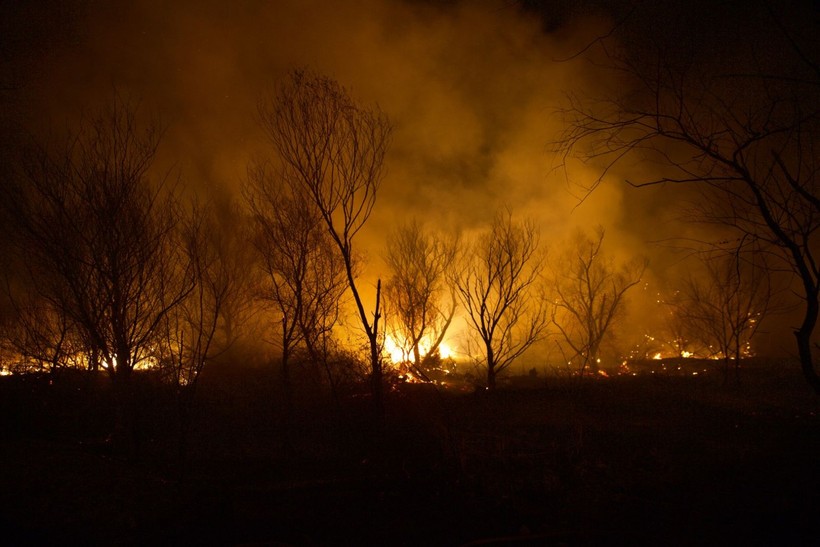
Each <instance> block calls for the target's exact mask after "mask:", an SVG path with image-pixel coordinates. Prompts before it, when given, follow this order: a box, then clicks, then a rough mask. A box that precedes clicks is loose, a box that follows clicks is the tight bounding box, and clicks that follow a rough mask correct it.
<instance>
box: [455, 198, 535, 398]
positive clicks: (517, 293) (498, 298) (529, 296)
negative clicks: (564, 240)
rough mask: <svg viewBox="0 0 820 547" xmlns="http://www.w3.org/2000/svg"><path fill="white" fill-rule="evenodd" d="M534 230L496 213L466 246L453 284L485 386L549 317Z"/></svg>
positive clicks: (490, 386)
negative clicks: (473, 336) (474, 340)
mask: <svg viewBox="0 0 820 547" xmlns="http://www.w3.org/2000/svg"><path fill="white" fill-rule="evenodd" d="M538 243H539V232H538V230H537V228H536V227H535V226H534V225H533V223H532V222H531V221H523V222H515V221H514V220H513V218H512V213H511V212H510V211H509V210H507V211H502V212H499V213H498V214H496V216H495V219H494V220H493V224H492V226H491V228H490V229H489V230H488V231H487V232H485V233H484V234H482V235H481V236H479V237H478V238H477V240H476V241H475V242H474V243H473V245H471V246H470V247H469V248H468V249H467V250H466V251H465V255H464V257H463V264H462V265H461V267H460V268H459V271H458V272H457V273H456V275H455V285H456V288H457V290H458V295H459V298H460V301H461V304H462V305H463V306H464V309H465V311H466V313H467V319H468V322H469V325H470V327H472V329H473V330H474V331H475V334H476V335H477V337H478V339H479V341H480V343H481V345H482V351H483V353H484V355H483V357H482V360H483V361H484V364H486V366H487V388H488V389H490V390H493V389H495V387H496V376H497V375H498V374H499V373H500V372H502V371H503V370H504V369H506V368H507V367H509V366H510V365H511V364H512V363H513V361H515V359H517V358H518V357H520V356H521V355H522V354H523V353H524V352H525V351H526V350H527V349H529V348H530V346H532V344H534V343H535V342H537V341H538V340H540V339H541V338H542V336H543V334H544V332H545V329H546V327H547V325H548V322H549V316H548V314H547V307H546V305H545V302H544V300H543V298H542V291H541V288H540V287H538V282H539V274H540V267H541V265H542V258H541V256H540V255H539V253H538Z"/></svg>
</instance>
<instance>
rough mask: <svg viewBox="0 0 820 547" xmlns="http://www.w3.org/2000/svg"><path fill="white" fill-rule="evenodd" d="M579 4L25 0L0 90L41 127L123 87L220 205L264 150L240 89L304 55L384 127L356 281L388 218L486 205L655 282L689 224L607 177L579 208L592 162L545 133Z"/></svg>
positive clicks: (565, 78) (371, 272)
mask: <svg viewBox="0 0 820 547" xmlns="http://www.w3.org/2000/svg"><path fill="white" fill-rule="evenodd" d="M542 11H543V10H542ZM587 11H588V12H589V14H588V15H584V16H583V17H581V16H578V17H574V18H565V17H564V15H566V14H563V13H561V14H557V13H556V16H555V17H554V18H549V17H547V18H539V17H535V16H533V14H532V13H528V12H526V11H524V10H522V9H520V8H519V7H518V4H516V3H514V2H507V1H502V0H498V1H497V2H445V3H436V2H430V3H427V2H410V1H401V0H362V1H357V2H328V1H323V0H279V1H276V2H264V1H261V0H238V1H233V2H226V1H219V0H196V1H194V0H187V1H179V2H160V1H149V0H141V1H136V2H93V1H92V2H87V3H79V4H75V5H72V8H71V9H67V8H62V9H59V10H55V6H52V5H50V4H48V3H42V4H40V5H39V6H33V7H30V8H27V9H20V10H17V12H16V13H15V14H14V15H15V16H16V17H17V18H18V19H17V22H18V25H22V26H23V27H22V28H26V27H31V28H35V27H36V28H40V27H42V25H43V24H44V23H43V22H45V23H47V26H48V27H49V28H53V29H62V30H61V31H60V34H59V35H57V36H53V37H52V39H51V40H44V39H43V37H37V38H36V40H37V43H38V44H39V46H40V49H38V50H37V52H36V53H35V54H31V55H28V56H20V55H17V54H15V56H14V63H15V64H14V66H15V70H17V72H16V73H15V74H18V73H19V74H20V77H19V80H16V81H15V82H14V85H11V86H9V87H10V88H11V90H10V91H8V92H7V94H6V100H7V102H8V103H9V104H11V105H13V106H14V111H15V112H17V113H18V114H17V115H16V116H17V117H16V118H15V119H16V121H21V122H23V123H24V124H26V125H27V126H38V124H39V126H40V127H44V126H46V125H48V124H54V123H58V124H65V123H71V120H76V119H77V118H78V116H80V115H82V113H83V112H85V111H88V110H90V109H93V108H95V107H96V106H97V105H99V104H102V103H103V102H105V101H106V100H108V99H109V98H110V96H111V93H112V91H113V90H116V91H117V92H119V93H123V94H126V95H128V96H131V97H137V98H139V100H140V103H141V105H142V108H143V110H145V111H148V112H155V113H157V114H158V115H159V117H160V118H161V119H162V121H163V123H164V124H165V125H166V127H167V132H166V134H165V138H164V141H163V145H162V151H161V158H160V163H161V164H162V165H161V167H160V168H161V169H169V168H171V169H173V170H174V171H175V172H178V173H179V175H180V177H181V180H182V181H183V183H184V185H185V187H186V188H188V189H189V190H190V191H192V192H199V193H204V194H207V195H209V196H211V197H215V198H216V199H219V200H224V201H230V200H233V199H237V198H238V195H239V192H238V189H239V188H240V185H241V183H242V181H243V179H244V177H245V169H246V165H247V163H248V161H249V160H250V159H251V158H253V157H257V156H258V155H260V154H262V155H264V154H265V153H267V151H268V150H269V148H268V146H267V143H266V141H265V138H264V136H263V135H262V134H261V132H260V130H259V128H258V125H257V124H256V119H255V117H256V107H257V104H258V101H259V100H260V98H262V97H264V96H265V95H266V94H270V93H272V91H273V89H274V88H275V85H276V83H277V81H279V80H280V79H281V78H282V77H283V76H284V75H285V74H286V73H287V71H289V70H291V69H293V68H298V67H308V68H310V69H312V70H315V71H317V72H320V73H324V74H327V75H329V76H331V77H334V78H336V79H337V80H338V81H339V82H341V83H342V84H343V85H344V86H346V87H347V88H348V89H349V90H350V91H351V93H352V94H353V95H354V97H356V98H357V99H358V100H360V101H362V102H365V103H373V104H378V105H379V107H380V108H381V109H382V110H384V111H385V112H386V113H387V114H388V116H389V117H390V119H391V120H392V122H393V124H394V126H395V130H394V135H393V143H392V147H391V149H390V152H389V155H388V158H387V176H386V178H385V180H384V183H383V186H382V189H381V193H380V195H379V198H378V202H377V206H376V209H375V211H374V215H373V217H372V218H371V221H370V223H369V225H368V227H367V228H366V230H365V231H364V232H363V233H362V240H361V244H362V246H363V248H364V250H365V252H366V254H367V256H368V257H369V263H368V266H367V267H366V268H365V274H364V275H365V276H366V277H367V278H368V279H369V278H372V282H373V283H375V278H376V276H379V275H381V276H384V275H387V272H386V271H384V270H385V268H384V266H383V264H382V262H381V260H380V258H379V257H380V255H381V252H382V249H383V246H384V241H385V237H384V236H385V234H386V233H388V231H389V230H390V229H391V228H392V227H393V226H395V225H396V224H397V223H399V222H403V221H407V220H410V219H412V218H416V219H418V220H419V221H421V222H424V223H426V224H427V225H428V226H431V227H438V228H441V229H443V230H447V231H457V230H461V231H465V232H470V231H472V230H475V229H480V228H481V227H483V226H484V225H485V224H486V223H488V222H489V221H490V219H491V218H492V216H493V214H494V212H495V211H496V210H497V209H498V208H499V207H501V206H509V207H511V208H512V209H513V210H514V211H515V212H516V214H519V215H522V216H523V215H529V216H531V217H533V218H535V219H536V220H537V221H538V222H539V223H540V224H541V226H542V242H543V243H544V244H546V245H547V246H551V245H557V244H558V242H560V241H562V240H564V239H565V238H567V237H568V236H569V235H570V234H571V233H572V232H573V231H574V230H575V228H576V227H579V226H581V227H583V226H588V227H592V226H595V225H602V226H603V227H604V228H606V230H607V241H606V245H607V247H608V248H609V251H610V252H611V253H613V254H615V255H616V256H618V257H624V258H625V257H631V256H634V255H636V254H643V255H647V256H649V257H650V261H651V266H650V272H649V274H648V279H650V280H652V283H655V276H660V277H663V276H665V275H666V273H667V270H674V268H675V258H674V256H673V255H670V254H669V253H668V252H667V250H666V249H665V248H664V247H663V246H658V245H653V244H652V243H651V242H653V241H659V240H663V239H664V238H666V237H671V236H672V235H673V234H677V235H679V234H681V233H684V232H683V230H689V228H683V227H681V226H682V225H681V224H680V223H678V222H677V221H676V219H675V216H674V214H672V213H670V211H669V209H668V208H666V207H664V206H665V205H666V203H665V201H666V200H667V198H666V197H663V194H662V193H660V192H657V191H636V190H632V189H629V188H628V187H627V186H626V185H624V184H618V183H609V184H605V185H603V186H601V187H600V188H599V189H598V190H597V191H596V192H594V193H593V194H591V195H589V196H588V197H587V198H586V199H585V200H583V201H582V202H581V201H580V200H579V197H581V194H580V193H579V187H583V186H584V184H585V183H589V182H591V181H592V180H594V179H595V178H596V177H597V176H598V175H599V172H598V170H597V169H595V168H594V166H587V167H584V166H577V165H576V166H575V167H574V168H573V169H571V170H569V171H566V170H564V169H562V168H561V158H560V157H559V156H558V155H556V154H555V153H554V151H553V150H552V146H551V144H550V143H551V142H553V141H554V140H555V139H557V138H559V137H560V135H561V131H562V125H561V124H562V119H561V117H560V115H559V114H558V110H559V109H560V108H561V107H562V106H564V105H565V104H566V97H567V95H568V94H584V93H586V92H590V91H593V90H594V89H595V88H596V87H598V86H600V85H602V83H603V82H602V81H601V76H600V75H599V74H597V73H596V72H595V71H594V70H593V68H594V67H593V66H592V65H590V64H589V63H588V62H587V61H586V60H585V57H583V56H580V57H576V58H573V53H576V52H578V51H581V50H582V49H583V47H584V45H585V44H588V43H590V41H592V40H593V39H594V38H595V37H596V36H600V35H602V34H604V33H605V32H607V30H608V29H610V28H611V26H612V20H610V19H607V18H605V17H602V16H600V15H595V14H594V10H587ZM545 20H549V21H551V23H550V25H548V27H549V29H548V30H547V29H546V28H545V25H544V21H545ZM38 21H39V22H38ZM40 34H42V33H40ZM26 36H28V38H27V37H26ZM31 36H33V34H31V33H29V35H24V36H23V38H22V40H23V43H24V45H25V40H26V39H28V40H34V39H35V38H31ZM37 36H39V34H38V35H37ZM6 49H8V48H6ZM567 59H570V60H567ZM66 120H69V121H66ZM611 178H613V179H617V178H619V176H618V174H617V173H613V174H612V177H611ZM610 182H615V181H610ZM653 272H654V273H653ZM646 313H651V310H647V311H646Z"/></svg>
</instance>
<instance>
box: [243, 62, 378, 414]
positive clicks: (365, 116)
mask: <svg viewBox="0 0 820 547" xmlns="http://www.w3.org/2000/svg"><path fill="white" fill-rule="evenodd" d="M259 115H260V119H261V123H262V127H263V129H264V130H265V132H266V133H267V135H268V137H269V138H270V139H271V141H272V143H273V145H274V148H275V150H276V152H277V153H278V155H279V158H280V160H281V162H282V165H283V169H282V175H283V177H284V178H285V179H286V180H288V181H290V183H289V185H290V186H291V187H294V188H295V187H300V188H302V189H303V190H304V192H305V194H306V195H307V196H308V197H309V198H310V200H311V203H312V205H313V206H314V207H315V208H316V209H317V210H318V212H319V215H320V217H321V219H322V221H323V222H324V224H325V227H326V229H327V231H328V234H329V235H330V237H331V239H332V241H333V242H334V244H335V246H336V248H337V250H338V252H339V254H340V256H341V258H342V262H343V263H344V267H345V274H346V277H347V283H348V286H349V288H350V292H351V293H352V295H353V301H354V303H355V305H356V310H357V312H358V316H359V319H360V321H361V324H362V328H363V329H364V332H365V335H366V337H367V341H368V345H369V353H370V367H371V386H372V387H371V391H372V396H373V405H374V409H375V412H376V413H377V414H378V415H380V414H381V413H382V412H383V395H382V392H383V387H382V383H383V380H382V355H381V347H382V344H381V331H380V330H379V319H380V317H381V312H380V309H379V305H380V299H381V294H380V293H381V290H380V289H381V282H379V284H378V286H377V290H376V307H375V309H374V312H373V315H372V318H371V317H370V316H369V315H368V313H367V311H366V310H365V306H364V302H363V300H362V296H361V292H360V290H359V287H358V285H357V281H356V277H357V276H356V270H355V267H354V266H355V263H356V253H355V247H354V241H355V239H356V235H357V234H358V233H359V231H360V230H361V229H362V227H363V226H364V225H365V223H366V222H367V219H368V218H369V217H370V213H371V212H372V210H373V206H374V205H375V203H376V192H377V191H378V189H379V186H380V183H381V180H382V176H383V163H384V155H385V153H386V151H387V147H388V145H389V143H390V134H391V130H392V128H391V125H390V122H389V121H388V119H387V116H386V115H385V114H384V113H382V112H381V110H379V109H378V108H377V107H365V106H362V105H360V104H357V103H356V102H354V101H353V100H352V99H351V97H350V94H349V93H348V91H347V90H346V89H345V88H344V87H342V86H341V85H339V83H338V82H336V81H334V80H332V79H330V78H327V77H325V76H321V75H317V74H312V73H310V72H306V71H301V70H297V71H294V72H292V73H291V74H290V77H289V79H288V81H287V82H286V83H284V84H283V85H282V86H280V88H279V90H278V93H277V94H276V96H275V97H274V98H273V99H272V100H271V101H269V102H266V103H263V104H261V105H260V107H259Z"/></svg>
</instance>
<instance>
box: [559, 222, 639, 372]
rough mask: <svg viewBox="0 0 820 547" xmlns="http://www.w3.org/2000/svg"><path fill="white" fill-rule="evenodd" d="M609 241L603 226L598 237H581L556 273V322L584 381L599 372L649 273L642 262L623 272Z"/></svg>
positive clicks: (577, 235)
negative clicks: (629, 301) (605, 349)
mask: <svg viewBox="0 0 820 547" xmlns="http://www.w3.org/2000/svg"><path fill="white" fill-rule="evenodd" d="M603 242H604V229H603V228H601V227H599V228H598V229H597V230H596V231H595V235H594V236H593V237H589V236H588V235H586V234H584V233H583V232H578V233H577V234H576V236H575V238H574V239H573V240H572V241H571V242H570V244H569V250H568V251H567V252H566V253H565V255H564V256H563V257H562V258H561V260H560V261H559V262H560V264H559V265H556V266H555V267H554V273H553V290H554V291H555V300H554V308H553V312H552V323H553V324H554V325H555V326H556V327H557V328H558V331H559V332H560V333H561V337H562V338H563V341H564V343H565V344H566V345H567V346H568V347H569V349H570V350H571V351H570V352H569V354H568V355H566V352H565V358H566V360H567V362H571V361H572V360H574V359H576V358H577V359H578V372H579V374H580V375H581V377H583V375H584V372H585V371H586V370H587V369H590V370H592V371H594V372H597V370H598V363H600V357H601V354H600V352H601V345H602V343H603V342H604V340H605V338H606V337H607V335H608V334H610V332H611V330H612V327H613V326H614V324H615V322H616V321H617V319H618V317H619V314H620V313H621V312H622V311H623V307H624V306H623V304H624V301H623V299H624V295H625V294H626V292H627V291H628V290H629V289H630V288H632V287H634V286H635V285H637V284H638V283H639V282H640V280H641V276H643V273H644V271H645V270H646V261H641V260H634V261H632V262H629V263H627V264H624V265H623V266H622V267H621V268H617V267H616V266H615V264H614V262H613V260H612V259H610V258H608V257H606V255H604V254H603V252H602V250H601V247H602V246H603Z"/></svg>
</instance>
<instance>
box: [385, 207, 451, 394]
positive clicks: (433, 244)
mask: <svg viewBox="0 0 820 547" xmlns="http://www.w3.org/2000/svg"><path fill="white" fill-rule="evenodd" d="M455 254H456V240H455V239H453V240H451V241H445V240H444V239H443V238H442V237H440V236H438V235H437V234H434V233H428V232H425V231H424V230H423V228H422V227H421V226H420V225H419V224H418V223H417V222H415V221H413V222H411V223H409V224H406V225H403V226H400V227H399V228H398V229H397V230H395V231H394V232H393V233H392V234H391V235H390V237H389V239H388V241H387V252H386V254H385V260H386V262H387V264H388V265H389V266H390V269H391V270H392V272H393V273H392V275H391V277H390V279H389V280H388V281H387V284H386V286H385V299H386V301H387V305H388V309H389V310H391V311H392V313H391V314H390V315H389V316H388V324H389V328H390V330H391V334H392V337H393V339H394V340H395V341H396V343H397V344H398V345H399V347H400V348H401V349H402V351H403V352H404V354H405V355H406V356H412V363H413V367H414V370H415V371H416V373H417V374H420V375H421V376H422V377H423V378H426V375H425V373H424V368H423V363H425V362H426V361H427V360H428V359H429V357H430V356H432V355H436V354H437V353H438V348H439V346H440V345H441V343H442V341H443V340H444V335H445V334H446V333H447V329H448V328H449V327H450V323H451V322H452V320H453V316H454V315H455V311H456V295H455V291H454V288H453V287H452V285H451V284H450V283H449V282H448V278H449V276H448V271H449V268H450V267H452V264H453V261H454V259H455Z"/></svg>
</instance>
